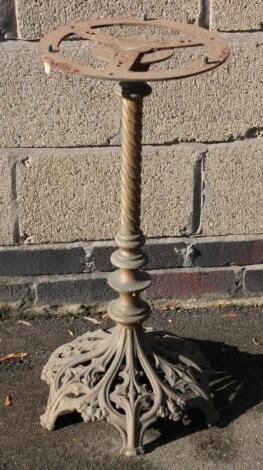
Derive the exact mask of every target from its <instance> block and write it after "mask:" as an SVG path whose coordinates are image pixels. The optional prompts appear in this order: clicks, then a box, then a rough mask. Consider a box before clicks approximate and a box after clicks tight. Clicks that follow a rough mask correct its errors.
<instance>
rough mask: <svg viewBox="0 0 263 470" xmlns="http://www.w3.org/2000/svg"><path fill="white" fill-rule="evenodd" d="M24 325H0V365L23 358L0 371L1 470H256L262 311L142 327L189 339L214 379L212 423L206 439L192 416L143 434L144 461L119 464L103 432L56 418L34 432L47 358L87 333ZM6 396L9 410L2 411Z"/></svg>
mask: <svg viewBox="0 0 263 470" xmlns="http://www.w3.org/2000/svg"><path fill="white" fill-rule="evenodd" d="M97 318H99V317H97ZM29 321H30V325H27V324H25V323H21V322H19V323H18V322H17V320H2V321H0V356H3V355H4V354H8V353H12V352H17V351H20V352H27V353H28V356H26V357H24V358H23V359H17V360H13V361H2V362H1V361H0V469H1V470H15V469H19V470H24V469H25V470H44V469H45V470H55V469H56V470H57V469H59V470H60V469H61V470H62V469H63V470H71V469H72V470H73V469H74V470H84V469H85V470H86V469H87V470H95V469H96V470H100V469H103V470H106V469H112V470H113V469H114V470H123V469H125V470H132V469H144V470H150V469H152V470H157V469H158V470H160V469H167V470H210V469H211V470H219V469H220V470H222V469H223V470H256V469H262V468H263V449H262V444H263V442H262V436H263V419H262V418H263V401H262V400H263V311H262V310H260V309H259V308H253V309H248V308H245V309H242V308H239V309H237V308H235V309H233V308H230V307H229V308H228V309H224V310H220V309H210V310H204V309H202V310H189V311H188V310H180V309H178V310H167V311H162V312H156V313H154V315H153V316H152V317H151V319H150V321H148V323H149V324H151V325H153V326H155V327H157V328H164V329H167V330H171V331H173V332H176V333H177V334H179V335H181V336H187V337H192V338H195V339H196V340H197V343H198V344H199V345H200V346H201V348H202V349H203V351H204V352H205V353H206V355H207V357H209V359H210V363H211V364H212V366H213V367H214V369H215V370H217V371H218V375H217V377H219V379H220V380H219V383H217V384H215V385H214V387H213V391H214V393H215V402H216V405H217V408H218V409H219V411H220V416H221V417H220V421H219V423H218V424H217V425H216V426H214V427H213V428H210V429H206V428H205V427H204V425H203V422H202V420H201V419H200V417H197V416H196V419H195V420H194V423H193V424H190V425H189V426H187V427H184V426H183V425H182V424H179V423H176V424H175V423H166V422H160V423H157V424H156V425H155V426H154V428H153V429H151V430H150V431H149V432H148V434H147V444H146V453H145V455H143V456H141V457H139V458H127V457H125V456H121V455H120V454H119V453H118V449H119V446H120V439H119V434H118V432H117V431H116V430H115V429H114V428H113V427H111V426H110V425H108V424H104V423H103V422H98V423H94V424H84V423H83V422H80V420H79V419H76V418H75V419H73V418H72V417H71V418H65V417H64V418H63V419H61V420H60V421H59V422H58V426H57V430H56V431H54V432H52V433H50V432H48V431H46V430H44V429H42V428H41V427H40V424H39V416H40V415H41V414H42V413H43V410H44V407H45V405H46V401H47V397H48V388H47V386H46V385H45V384H44V383H43V382H41V380H40V374H41V369H42V367H43V365H44V364H45V362H46V361H47V359H48V357H49V355H50V353H51V351H53V350H54V348H56V347H57V346H59V345H61V344H63V343H64V342H67V341H70V340H71V339H72V337H71V334H70V332H72V333H73V334H74V336H76V335H78V334H82V333H84V332H85V331H86V330H87V329H94V327H95V325H94V324H93V323H91V322H90V321H89V320H87V319H85V318H83V317H82V318H80V317H75V318H74V317H73V316H70V315H69V316H67V317H55V316H54V317H49V318H47V317H42V318H35V319H33V320H32V319H31V320H29ZM104 325H105V326H107V322H105V321H104V322H103V327H104ZM69 330H70V332H69ZM220 371H221V372H220ZM222 371H224V372H222ZM219 372H220V373H219ZM8 395H10V396H11V397H12V404H11V405H10V406H6V405H5V399H6V397H7V396H8Z"/></svg>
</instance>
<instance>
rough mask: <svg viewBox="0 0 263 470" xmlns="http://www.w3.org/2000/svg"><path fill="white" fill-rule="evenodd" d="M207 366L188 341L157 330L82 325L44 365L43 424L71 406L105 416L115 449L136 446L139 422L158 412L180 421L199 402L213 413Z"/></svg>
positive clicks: (89, 415) (141, 429)
mask: <svg viewBox="0 0 263 470" xmlns="http://www.w3.org/2000/svg"><path fill="white" fill-rule="evenodd" d="M207 373H208V366H207V364H206V363H205V361H204V359H203V358H202V356H201V355H200V353H199V351H198V349H197V348H196V346H195V345H193V344H192V343H190V342H187V341H185V340H183V339H181V338H179V337H177V336H175V335H172V334H170V333H167V332H164V331H147V330H144V329H143V328H142V327H141V326H136V327H135V328H126V327H124V326H119V325H117V326H116V327H115V328H113V329H111V330H109V331H102V330H98V331H96V332H92V333H90V332H88V333H86V334H84V335H82V336H80V337H78V338H76V339H75V340H74V341H71V342H70V343H68V344H65V345H63V346H61V347H60V348H58V349H57V350H56V351H55V352H54V353H53V354H52V355H51V357H50V359H49V361H48V363H47V364H46V366H45V367H44V370H43V373H42V379H43V380H45V381H46V382H47V383H48V384H49V385H50V395H49V401H48V405H47V409H46V412H45V414H44V415H43V416H42V417H41V424H42V426H43V427H45V428H47V429H49V430H52V429H53V428H54V425H55V421H56V419H57V417H58V416H59V415H63V414H65V413H69V412H73V411H77V412H79V413H80V414H81V416H82V418H83V420H84V421H85V422H89V421H94V420H96V419H98V420H101V419H106V420H107V421H108V422H109V423H111V424H113V425H114V426H115V427H116V428H117V429H118V430H119V432H120V434H121V436H122V440H123V448H122V449H123V450H122V452H123V453H124V454H126V455H127V456H133V455H138V454H141V453H143V436H144V433H145V431H146V429H147V428H148V427H149V426H150V425H151V424H152V423H154V422H155V421H156V420H157V419H158V418H159V417H161V418H165V419H170V420H173V421H179V420H182V421H183V422H184V421H185V422H187V413H188V411H189V409H190V408H198V409H200V410H201V411H202V412H203V413H204V415H205V418H206V422H207V424H208V425H212V424H214V423H215V422H216V420H217V419H218V415H217V412H216V410H215V408H214V406H213V403H212V402H211V400H210V398H209V392H208V383H207V378H206V377H207Z"/></svg>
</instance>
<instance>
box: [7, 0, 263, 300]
mask: <svg viewBox="0 0 263 470" xmlns="http://www.w3.org/2000/svg"><path fill="white" fill-rule="evenodd" d="M106 3H107V5H106V7H105V2H102V1H101V0H97V1H96V2H95V1H93V0H86V1H84V0H78V1H77V0H72V1H70V2H68V1H67V0H57V1H51V0H43V1H41V2H38V1H35V0H16V1H12V0H0V38H1V42H0V64H1V94H2V99H1V126H0V174H1V185H0V208H1V210H0V245H1V246H0V302H13V301H18V300H20V301H21V299H24V300H26V301H27V302H32V303H36V304H56V305H57V304H63V303H77V304H78V303H90V302H97V301H99V300H101V299H102V300H106V299H108V298H110V297H112V295H114V294H112V293H111V291H110V289H109V288H108V287H107V284H106V277H107V272H108V271H110V270H111V265H110V262H109V255H110V253H111V252H112V250H113V246H114V245H113V242H112V238H113V234H114V233H115V231H116V229H117V225H118V214H119V166H120V157H119V154H120V114H119V102H118V98H117V97H116V96H115V94H114V92H113V87H114V84H111V83H110V82H102V81H94V80H88V79H84V78H83V77H70V76H66V75H62V74H59V73H55V72H52V73H51V74H50V76H47V75H45V74H44V71H43V65H42V63H41V60H40V58H39V56H38V51H37V47H38V40H39V37H40V36H41V35H42V34H44V33H46V32H47V31H49V30H51V29H53V28H54V27H57V26H60V25H63V24H66V23H68V22H71V21H79V20H82V19H85V18H89V17H94V18H95V17H102V16H104V17H105V16H120V15H122V14H125V15H128V14H130V15H138V14H139V12H140V11H141V10H142V8H144V10H145V11H146V13H148V15H149V16H152V17H163V18H173V19H176V20H179V21H188V22H191V23H193V22H196V23H197V24H199V25H200V26H203V27H205V28H210V29H212V30H217V31H219V32H220V34H222V35H223V36H224V37H225V38H226V40H227V41H228V43H229V45H230V48H231V53H230V56H229V59H228V60H227V62H226V63H225V64H224V65H222V66H221V67H219V68H218V69H216V70H215V71H212V72H210V73H207V74H205V75H201V76H197V77H193V78H188V79H186V80H182V81H180V82H166V83H165V82H163V83H157V84H154V85H153V94H152V96H151V97H150V98H147V99H146V100H145V127H144V144H145V145H144V150H143V153H144V158H143V208H142V225H143V229H144V231H145V233H146V235H147V236H148V237H149V239H148V242H147V246H146V250H147V252H148V255H149V269H150V270H151V271H152V275H153V283H152V285H151V287H150V288H149V289H148V291H147V292H146V295H147V296H148V298H151V299H156V298H160V297H179V298H189V297H190V298H191V297H192V298H196V297H199V298H200V297H201V298H216V297H230V298H231V297H251V296H253V295H255V296H261V295H263V202H262V181H263V111H262V109H263V98H262V96H263V92H262V65H263V54H262V51H263V5H262V0H198V1H197V0H196V1H195V0H187V1H184V2H182V1H179V0H173V1H172V0H171V1H162V0H159V1H156V0H154V1H153V0H146V1H144V2H140V1H138V2H134V1H131V0H124V1H119V0H117V1H116V0H115V1H114V0H109V1H108V2H106ZM79 46H80V47H79ZM66 49H67V53H68V54H70V55H71V56H76V57H77V59H78V60H81V59H82V58H83V57H84V56H83V54H84V52H83V48H81V43H78V44H76V42H74V41H72V42H69V43H68V44H67V45H66ZM184 54H185V57H177V60H191V58H192V57H193V55H194V54H195V52H193V51H192V50H191V51H190V50H188V51H184ZM187 54H188V55H187Z"/></svg>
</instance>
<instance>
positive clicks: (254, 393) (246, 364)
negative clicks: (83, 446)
mask: <svg viewBox="0 0 263 470" xmlns="http://www.w3.org/2000/svg"><path fill="white" fill-rule="evenodd" d="M191 342H194V343H195V344H196V345H197V346H198V347H199V348H200V349H201V351H202V352H203V353H204V355H205V357H209V363H210V365H211V367H212V369H213V371H214V374H213V376H212V377H211V381H210V390H211V393H212V396H213V401H214V403H215V406H216V408H217V410H218V411H219V415H220V417H219V421H218V423H217V424H216V426H217V427H218V428H225V427H227V426H228V425H229V424H230V423H231V422H232V421H234V420H235V419H237V418H238V417H239V416H241V415H242V414H244V413H246V412H247V411H248V410H249V409H250V408H253V407H254V406H256V405H258V404H260V403H263V387H262V383H263V354H250V353H247V352H241V351H239V350H238V348H236V347H234V346H230V345H227V344H225V343H222V342H214V341H200V340H199V341H193V340H192V339H191ZM190 419H191V423H190V424H189V425H187V426H182V423H181V422H179V423H174V422H171V421H164V420H161V419H160V420H158V421H157V422H156V423H155V424H154V425H153V428H154V429H155V430H158V431H159V436H158V437H157V438H156V439H154V440H152V441H151V442H148V443H147V444H146V445H145V453H151V452H152V451H154V450H155V449H156V448H158V447H159V446H162V445H163V444H167V443H169V442H172V441H175V440H178V439H181V438H183V437H185V436H187V435H190V434H194V433H196V432H198V431H200V430H202V429H205V428H206V425H205V423H204V419H203V416H202V415H201V413H200V412H198V411H197V410H193V411H192V413H191V415H190ZM81 421H82V419H81V416H80V415H79V414H78V413H71V414H68V415H65V416H60V417H59V418H58V419H57V423H56V429H60V428H63V427H66V426H70V425H73V424H76V423H79V422H81Z"/></svg>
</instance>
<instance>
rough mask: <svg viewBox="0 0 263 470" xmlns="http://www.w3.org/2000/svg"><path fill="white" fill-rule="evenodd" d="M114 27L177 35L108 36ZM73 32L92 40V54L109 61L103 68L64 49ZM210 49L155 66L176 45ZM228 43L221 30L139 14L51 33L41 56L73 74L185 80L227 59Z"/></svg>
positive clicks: (48, 62) (94, 76) (46, 62)
mask: <svg viewBox="0 0 263 470" xmlns="http://www.w3.org/2000/svg"><path fill="white" fill-rule="evenodd" d="M110 26H137V27H138V26H140V27H142V26H143V27H145V29H147V27H149V26H151V27H155V28H161V29H164V30H166V31H167V30H169V32H170V33H171V32H172V33H173V36H171V37H170V38H169V36H167V37H166V38H163V39H155V38H149V37H148V38H145V37H138V36H134V37H115V36H112V35H106V34H103V32H102V30H103V29H105V31H106V28H107V27H110ZM71 36H74V37H77V38H79V39H84V40H88V41H92V43H93V45H92V46H93V47H92V49H91V50H92V54H93V55H94V56H95V57H96V58H99V59H101V60H102V61H105V62H108V65H107V66H106V67H105V68H104V69H99V68H93V67H92V66H90V65H83V64H77V63H74V62H73V61H71V60H69V59H67V58H66V57H65V56H64V55H63V54H62V53H60V51H59V46H60V44H61V42H62V41H63V40H64V39H67V38H70V37H71ZM198 46H203V47H204V48H205V53H204V56H203V57H202V58H201V59H199V60H196V61H195V62H192V63H190V64H186V65H183V66H179V67H178V68H176V69H175V70H150V67H151V64H154V63H157V62H161V61H164V60H167V59H168V58H170V57H171V56H172V55H173V52H174V49H176V48H184V47H198ZM228 53H229V49H228V45H227V43H226V42H225V41H224V39H222V37H221V36H219V35H218V34H216V33H214V32H211V31H207V30H206V29H203V28H199V27H197V26H195V25H191V24H187V23H176V22H174V21H163V20H155V19H149V20H143V21H142V20H139V19H137V18H113V19H98V20H91V21H84V22H81V23H76V24H72V25H68V26H64V27H62V28H58V29H56V30H55V31H53V32H51V33H49V34H47V35H46V36H45V37H43V38H42V39H41V41H40V54H41V56H42V58H43V60H44V62H45V64H46V65H47V67H48V68H49V67H54V68H56V69H58V70H61V71H63V72H65V73H69V74H80V75H85V76H87V77H91V78H101V79H104V80H118V81H125V82H128V81H136V82H138V81H143V82H147V81H156V80H173V79H179V78H185V77H189V76H192V75H197V74H199V73H203V72H207V71H208V70H211V69H213V68H215V67H217V66H218V65H220V64H221V63H222V62H224V61H225V59H226V58H227V56H228Z"/></svg>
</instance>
